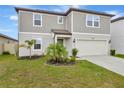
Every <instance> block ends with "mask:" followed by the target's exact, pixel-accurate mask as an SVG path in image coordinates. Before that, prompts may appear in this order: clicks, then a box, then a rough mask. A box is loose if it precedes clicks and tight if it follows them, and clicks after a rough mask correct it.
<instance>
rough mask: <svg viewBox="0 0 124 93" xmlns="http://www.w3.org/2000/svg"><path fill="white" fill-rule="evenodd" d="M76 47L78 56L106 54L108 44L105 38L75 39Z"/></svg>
mask: <svg viewBox="0 0 124 93" xmlns="http://www.w3.org/2000/svg"><path fill="white" fill-rule="evenodd" d="M76 48H77V49H78V51H79V52H78V56H79V57H80V56H87V55H107V54H108V44H107V41H106V40H80V39H79V40H77V41H76Z"/></svg>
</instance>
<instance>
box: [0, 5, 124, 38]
mask: <svg viewBox="0 0 124 93" xmlns="http://www.w3.org/2000/svg"><path fill="white" fill-rule="evenodd" d="M14 7H23V8H32V9H43V10H49V11H57V12H65V11H66V10H67V9H68V8H70V7H74V8H79V9H88V10H95V11H101V12H106V13H110V14H115V15H116V16H115V17H114V18H117V17H120V16H124V6H119V5H118V6H117V5H106V6H104V5H82V6H81V5H80V6H79V5H73V6H71V5H18V6H16V5H13V6H12V5H11V6H5V5H0V12H1V13H0V33H2V34H5V35H8V36H10V37H13V38H15V39H17V38H18V17H17V13H16V11H15V9H14Z"/></svg>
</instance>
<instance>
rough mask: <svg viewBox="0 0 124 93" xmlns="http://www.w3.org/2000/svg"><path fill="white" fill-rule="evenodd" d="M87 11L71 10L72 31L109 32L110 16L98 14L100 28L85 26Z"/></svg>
mask: <svg viewBox="0 0 124 93" xmlns="http://www.w3.org/2000/svg"><path fill="white" fill-rule="evenodd" d="M87 14H88V13H81V12H75V11H74V12H73V31H74V32H81V33H95V34H110V17H108V16H102V15H98V16H100V28H93V27H86V15H87ZM91 15H94V14H91Z"/></svg>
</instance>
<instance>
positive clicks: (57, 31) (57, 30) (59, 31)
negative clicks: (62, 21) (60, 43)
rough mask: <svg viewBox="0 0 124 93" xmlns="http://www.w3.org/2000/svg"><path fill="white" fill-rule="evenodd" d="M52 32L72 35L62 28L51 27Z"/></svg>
mask: <svg viewBox="0 0 124 93" xmlns="http://www.w3.org/2000/svg"><path fill="white" fill-rule="evenodd" d="M52 32H53V33H55V34H62V35H72V33H71V32H69V31H68V30H64V29H52Z"/></svg>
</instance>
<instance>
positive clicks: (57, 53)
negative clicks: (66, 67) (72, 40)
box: [47, 43, 68, 63]
mask: <svg viewBox="0 0 124 93" xmlns="http://www.w3.org/2000/svg"><path fill="white" fill-rule="evenodd" d="M47 55H48V56H49V57H50V60H52V61H54V62H56V63H60V62H63V60H64V59H65V58H67V55H68V52H67V50H66V48H65V47H64V46H63V45H61V44H58V43H57V44H51V45H50V46H49V47H48V48H47Z"/></svg>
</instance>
